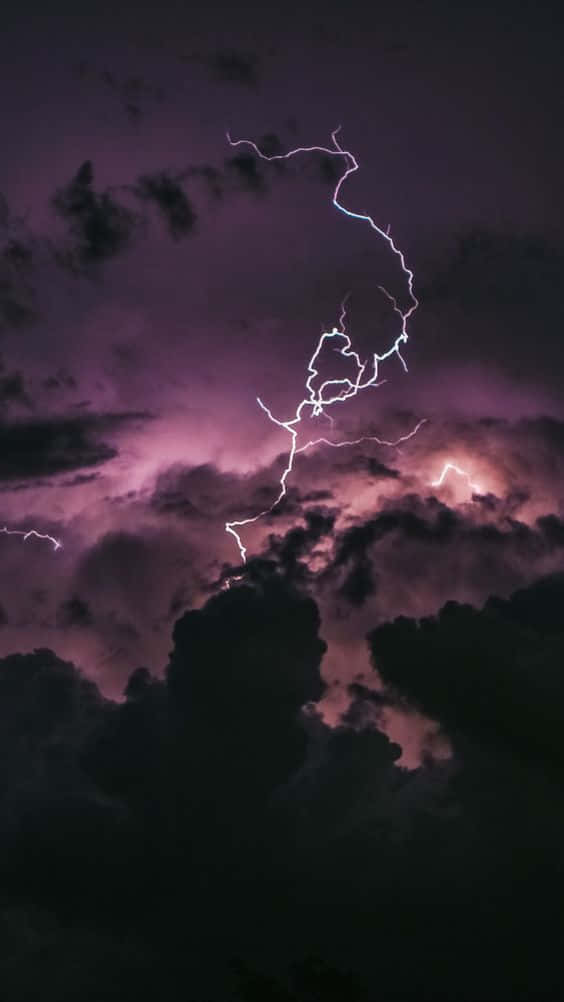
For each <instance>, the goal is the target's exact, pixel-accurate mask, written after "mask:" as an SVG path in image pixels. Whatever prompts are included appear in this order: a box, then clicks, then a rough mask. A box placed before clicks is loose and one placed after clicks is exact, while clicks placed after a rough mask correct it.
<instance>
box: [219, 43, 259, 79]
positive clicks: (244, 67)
mask: <svg viewBox="0 0 564 1002" xmlns="http://www.w3.org/2000/svg"><path fill="white" fill-rule="evenodd" d="M209 65H210V69H211V72H212V75H213V76H214V77H215V79H216V80H221V81H222V82H223V83H232V84H239V85H240V86H243V87H251V88H253V89H256V88H257V87H258V84H259V67H260V61H259V58H258V56H257V55H256V53H253V52H242V51H240V50H237V49H221V50H220V51H219V52H216V53H214V55H213V56H212V57H211V58H210V63H209Z"/></svg>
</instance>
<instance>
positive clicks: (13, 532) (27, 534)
mask: <svg viewBox="0 0 564 1002" xmlns="http://www.w3.org/2000/svg"><path fill="white" fill-rule="evenodd" d="M0 533H3V534H4V535H5V536H22V537H23V541H24V543H25V542H26V540H28V539H30V538H31V537H32V536H33V537H34V538H35V539H46V540H48V541H49V542H50V543H52V544H53V549H54V550H60V549H61V547H62V545H63V544H62V543H61V541H60V539H55V537H54V536H49V535H48V534H47V533H46V532H37V529H8V528H7V526H5V525H4V526H3V527H2V528H1V529H0Z"/></svg>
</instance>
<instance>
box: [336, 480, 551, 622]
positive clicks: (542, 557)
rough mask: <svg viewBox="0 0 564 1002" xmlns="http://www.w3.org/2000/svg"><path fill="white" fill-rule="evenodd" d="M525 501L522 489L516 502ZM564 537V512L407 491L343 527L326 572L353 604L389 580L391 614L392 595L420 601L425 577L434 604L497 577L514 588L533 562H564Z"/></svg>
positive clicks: (481, 590) (407, 606)
mask: <svg viewBox="0 0 564 1002" xmlns="http://www.w3.org/2000/svg"><path fill="white" fill-rule="evenodd" d="M522 501H523V497H522V496H521V495H520V496H519V499H518V502H517V503H519V504H520V503H522ZM490 502H491V503H490ZM486 513H487V514H488V515H489V516H490V517H489V518H484V517H483V516H484V514H486ZM563 539H564V537H563V536H562V525H561V520H560V518H559V517H558V516H556V515H550V516H541V517H539V518H537V519H536V521H535V522H534V523H533V524H532V525H529V524H528V523H526V522H524V521H520V520H519V519H517V518H515V517H514V515H513V514H511V504H509V510H508V508H507V505H505V504H504V503H503V502H502V501H501V500H500V499H495V498H493V497H492V498H490V497H487V496H486V497H484V498H479V499H478V501H477V502H476V503H475V504H472V505H467V506H465V508H464V509H461V508H458V509H455V508H451V507H449V506H448V505H445V504H444V503H442V502H440V501H438V500H437V499H436V498H433V497H430V498H427V499H422V498H419V497H418V496H416V495H411V496H410V495H406V496H404V497H403V498H402V499H401V500H398V501H388V502H387V503H385V504H384V506H383V508H382V510H381V511H380V512H379V513H378V514H377V515H376V516H375V517H374V518H372V519H369V520H367V521H365V522H363V523H360V524H356V525H353V526H351V527H350V528H347V529H344V530H343V531H342V532H341V533H340V534H339V535H338V537H337V539H336V543H335V551H334V555H333V557H332V561H331V563H330V564H329V565H328V566H327V568H326V569H325V570H324V571H323V575H322V576H323V577H325V578H327V579H330V580H333V581H334V583H335V584H336V585H337V590H338V593H339V594H341V595H342V596H343V597H345V598H347V599H348V600H349V601H350V602H351V603H352V604H353V605H362V604H363V603H364V602H365V601H366V599H367V598H368V597H369V596H371V595H374V594H375V592H376V582H377V580H378V579H379V578H381V579H382V580H385V581H386V585H387V586H386V588H385V589H382V592H381V593H380V592H379V593H378V599H379V601H382V602H383V605H384V609H385V610H386V612H385V613H384V615H387V614H388V615H389V614H390V612H392V614H393V611H392V609H393V607H392V606H387V604H386V603H387V601H389V599H390V597H391V596H392V594H394V596H395V600H396V601H397V600H398V599H399V605H400V607H402V606H403V608H404V610H405V611H408V610H411V609H413V608H416V607H417V602H418V600H419V588H420V582H421V583H422V582H423V580H425V581H426V589H425V593H426V599H427V602H429V601H431V602H433V601H435V602H436V606H435V607H438V605H440V604H441V598H442V596H444V598H443V600H446V599H447V598H448V595H449V589H450V594H452V591H453V589H454V588H457V589H458V594H461V593H463V594H466V595H468V596H472V597H474V596H476V597H477V598H478V599H479V597H480V596H481V595H484V594H487V590H488V589H489V590H491V588H492V584H494V581H495V585H494V587H498V588H500V589H501V590H502V591H503V592H507V591H509V590H511V587H516V586H517V585H518V584H520V583H521V582H524V581H526V580H527V579H529V572H530V567H531V566H535V567H537V568H539V569H542V567H543V564H544V565H545V566H550V565H551V564H552V565H554V563H555V562H558V560H559V559H560V556H559V554H560V548H561V546H562V541H563ZM376 568H378V572H377V571H376ZM453 569H455V572H454V571H453ZM453 573H455V576H454V577H453ZM398 588H400V589H401V592H402V595H403V597H402V598H399V595H398V591H397V589H398ZM435 589H436V590H435ZM412 602H413V605H412V604H411V603H412ZM395 611H396V612H397V611H398V608H397V606H396V610H395Z"/></svg>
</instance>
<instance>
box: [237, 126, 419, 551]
mask: <svg viewBox="0 0 564 1002" xmlns="http://www.w3.org/2000/svg"><path fill="white" fill-rule="evenodd" d="M340 128H341V127H340V126H339V128H337V129H335V130H334V131H333V132H332V133H331V141H332V143H333V148H328V147H325V146H299V147H297V148H296V149H294V150H290V151H289V152H288V153H275V154H272V155H270V156H269V155H267V154H265V153H262V152H261V150H260V149H259V147H258V146H257V144H256V143H255V142H253V141H252V140H251V139H236V140H233V139H231V136H230V135H229V133H227V140H228V142H229V144H230V145H231V146H240V145H246V146H250V147H251V149H253V150H254V152H255V153H256V155H257V156H258V157H260V159H261V160H288V159H289V158H290V157H293V156H295V155H296V154H297V153H324V154H326V155H328V156H334V157H343V159H344V162H345V170H344V172H343V174H342V175H341V177H340V178H339V180H338V181H337V184H336V186H335V190H334V192H333V199H332V202H333V205H334V206H335V208H336V209H338V210H339V212H342V213H343V214H344V215H345V216H349V217H350V218H351V219H360V220H361V221H362V222H365V223H368V224H369V226H370V227H371V228H372V229H373V230H375V232H376V233H378V235H379V236H381V237H382V238H383V239H384V240H385V241H386V243H387V244H388V246H389V247H390V249H391V250H392V251H393V253H394V254H395V255H396V257H397V258H398V259H399V261H400V264H401V269H402V272H403V274H404V275H405V277H406V279H407V288H408V293H409V300H410V305H409V308H408V309H407V310H402V309H401V308H400V306H399V305H398V303H397V300H396V299H395V297H394V296H392V295H391V293H389V292H388V291H387V290H386V289H384V287H383V286H381V285H379V286H378V288H379V289H380V291H381V292H382V293H383V294H384V295H385V296H386V297H387V299H389V301H390V302H391V304H392V307H393V309H394V312H395V313H397V315H398V316H399V318H400V321H401V326H400V333H399V334H398V336H397V337H396V339H395V341H394V342H393V344H392V346H391V348H389V349H388V350H387V351H385V352H384V353H383V354H382V355H380V354H378V353H377V352H374V353H373V355H372V360H371V362H370V365H369V361H368V360H366V361H365V362H362V361H361V359H360V356H359V354H358V353H357V352H356V351H353V348H352V342H351V339H350V337H349V335H348V334H347V332H346V330H345V319H346V299H345V300H344V301H343V304H342V306H341V316H340V321H339V327H333V329H332V330H331V331H325V332H323V333H322V335H321V337H320V339H319V341H318V342H317V346H316V348H315V351H314V352H313V355H312V356H311V358H310V360H309V364H308V373H309V375H308V378H307V380H306V384H305V386H306V392H307V396H306V397H304V399H303V400H301V401H300V403H299V404H298V406H297V408H296V412H295V415H294V417H293V418H290V419H288V420H287V421H281V420H280V419H279V418H276V417H274V415H273V414H272V412H271V411H270V409H269V408H268V407H267V406H266V404H264V403H263V401H262V400H261V399H260V397H257V403H258V405H259V407H260V408H261V409H262V410H263V411H264V413H265V414H266V416H267V417H268V418H269V420H270V421H272V422H273V424H277V425H278V426H279V427H280V428H283V429H284V430H285V431H287V432H288V434H289V435H290V438H291V445H290V450H289V453H288V460H287V463H286V467H285V469H284V471H283V473H282V476H281V478H280V492H279V494H278V496H277V498H276V499H275V500H274V501H273V503H272V504H271V505H270V506H269V507H268V508H265V510H264V511H261V512H259V513H258V514H257V515H253V516H251V517H249V518H244V519H239V520H237V521H234V522H226V523H225V531H226V532H228V533H230V534H231V535H232V536H233V537H234V538H235V541H236V543H237V546H238V547H239V552H240V554H241V559H242V561H243V562H245V560H246V556H247V549H246V547H245V546H244V545H243V542H242V540H241V536H240V534H239V533H238V532H237V529H240V528H242V526H244V525H250V524H251V523H252V522H256V521H257V520H258V519H260V518H262V517H263V516H264V515H267V514H268V513H269V512H271V511H272V510H273V508H275V507H276V505H277V504H279V503H280V501H281V500H282V498H283V497H284V495H285V494H286V482H287V479H288V476H289V475H290V473H291V472H292V469H293V466H294V459H295V457H296V455H298V453H300V452H305V450H306V449H309V448H312V447H313V446H315V445H322V444H323V445H330V446H332V447H333V448H342V447H343V446H345V445H358V444H360V443H361V442H366V441H372V442H377V443H378V444H380V445H388V446H397V445H399V444H400V443H401V442H405V441H407V439H409V438H411V437H412V436H413V435H415V434H416V433H417V431H418V430H419V428H420V427H421V425H422V424H423V423H424V422H423V421H419V422H418V424H417V425H416V426H415V428H413V429H412V431H411V432H409V433H408V434H407V435H403V436H402V437H401V438H399V439H398V440H397V441H396V442H389V441H387V440H385V439H379V438H377V437H376V436H365V437H364V438H359V439H356V440H355V441H351V442H331V441H330V440H328V439H326V438H319V439H315V440H313V441H310V442H307V443H306V444H305V445H302V446H300V448H298V446H297V440H298V425H299V424H300V422H301V420H302V413H303V411H304V410H305V409H306V408H307V409H310V414H311V417H319V416H321V415H323V416H325V417H327V418H328V419H329V420H330V422H331V423H333V419H332V417H331V415H328V414H326V412H325V408H326V407H331V406H333V405H334V404H337V403H342V402H343V401H345V400H350V398H351V397H354V396H356V395H357V394H358V393H359V392H360V391H361V390H366V389H368V388H369V387H376V386H380V385H382V384H381V383H379V382H378V374H379V366H380V363H381V362H385V361H386V360H387V359H388V358H391V356H392V355H396V356H397V357H398V359H399V361H400V362H401V364H402V366H403V368H404V370H405V371H406V372H407V363H406V361H405V359H404V358H403V355H402V353H401V350H400V349H401V346H402V345H403V344H406V343H407V340H408V337H409V335H408V332H407V325H408V322H409V319H410V317H411V315H412V314H413V313H414V312H415V310H416V309H417V307H418V306H419V301H418V300H417V297H416V296H415V293H414V291H413V280H414V276H413V272H412V271H411V269H410V268H408V266H407V264H406V261H405V257H404V254H403V251H401V250H400V249H399V248H398V247H397V246H396V244H395V243H394V240H393V239H392V237H391V236H390V227H389V226H388V228H387V229H386V230H383V229H381V227H379V226H378V224H377V223H376V222H375V221H374V219H373V218H372V216H369V215H368V214H367V213H364V212H353V211H352V210H351V209H347V208H346V206H344V205H343V204H342V203H341V202H340V201H339V196H340V192H341V187H342V185H343V184H344V182H345V181H346V180H347V178H349V177H350V176H351V174H354V173H355V172H356V171H357V170H358V163H357V160H356V158H355V157H354V156H353V154H352V153H351V152H350V151H349V150H345V149H343V147H342V146H341V145H340V143H339V141H338V139H337V136H338V134H339V132H340ZM329 339H334V340H336V341H338V342H339V347H337V348H336V349H335V350H336V351H337V352H338V353H339V354H341V355H342V356H343V357H344V358H347V359H353V361H354V362H355V364H356V378H355V379H354V380H352V379H348V378H344V379H326V380H325V382H323V383H322V384H321V386H320V387H319V389H318V390H317V392H316V390H315V388H314V386H313V382H314V380H315V377H316V376H318V375H319V373H318V370H317V369H316V367H315V366H316V362H317V359H318V357H319V354H320V352H321V349H322V347H323V345H324V344H325V342H326V341H328V340H329ZM367 369H368V371H367Z"/></svg>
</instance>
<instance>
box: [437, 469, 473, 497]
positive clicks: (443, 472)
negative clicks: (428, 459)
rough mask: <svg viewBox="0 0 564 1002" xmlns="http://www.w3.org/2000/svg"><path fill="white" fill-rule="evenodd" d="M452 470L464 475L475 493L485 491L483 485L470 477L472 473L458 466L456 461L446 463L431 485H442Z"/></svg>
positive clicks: (460, 475) (458, 474)
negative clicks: (474, 481)
mask: <svg viewBox="0 0 564 1002" xmlns="http://www.w3.org/2000/svg"><path fill="white" fill-rule="evenodd" d="M451 470H452V472H453V473H456V475H457V476H459V477H463V479H464V480H465V481H466V483H467V484H468V486H469V487H470V489H471V491H472V493H473V494H483V493H484V490H483V489H482V487H480V485H479V484H475V483H473V482H472V480H471V479H470V474H469V473H467V472H466V470H463V469H462V468H461V467H460V466H457V464H456V463H445V464H444V466H443V468H442V470H441V473H440V476H438V477H437V479H436V480H432V481H431V487H442V485H443V484H444V481H445V477H446V476H447V474H448V473H449V472H450V471H451Z"/></svg>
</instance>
